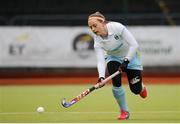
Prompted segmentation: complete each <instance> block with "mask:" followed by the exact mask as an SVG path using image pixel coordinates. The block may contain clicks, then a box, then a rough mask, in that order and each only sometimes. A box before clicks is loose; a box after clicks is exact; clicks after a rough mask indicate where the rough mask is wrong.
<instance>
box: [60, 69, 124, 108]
mask: <svg viewBox="0 0 180 124" xmlns="http://www.w3.org/2000/svg"><path fill="white" fill-rule="evenodd" d="M120 73H121V70H118V71H116V72H115V73H114V74H112V75H110V76H109V77H107V78H105V79H104V80H103V81H102V82H101V83H97V84H95V85H93V86H92V87H91V88H88V89H86V90H84V91H83V92H82V93H80V94H79V95H78V96H76V97H75V98H73V99H72V100H71V101H70V102H66V99H65V98H63V99H62V100H61V104H62V106H63V107H65V108H68V107H70V106H72V105H73V104H75V103H77V102H78V101H79V100H81V99H82V98H84V97H85V96H87V95H88V94H89V93H91V92H92V91H94V90H95V89H98V87H99V86H103V85H105V84H106V83H107V82H108V81H109V80H110V79H112V78H113V77H115V76H117V75H118V74H120Z"/></svg>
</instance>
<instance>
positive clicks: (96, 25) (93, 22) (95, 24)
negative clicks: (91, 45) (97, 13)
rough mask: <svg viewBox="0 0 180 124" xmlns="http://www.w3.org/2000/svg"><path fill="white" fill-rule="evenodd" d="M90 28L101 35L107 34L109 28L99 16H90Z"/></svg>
mask: <svg viewBox="0 0 180 124" xmlns="http://www.w3.org/2000/svg"><path fill="white" fill-rule="evenodd" d="M88 25H89V28H90V29H91V30H92V32H93V33H95V34H96V35H99V36H107V28H106V25H105V23H104V22H103V21H101V20H98V18H97V17H90V18H89V19H88Z"/></svg>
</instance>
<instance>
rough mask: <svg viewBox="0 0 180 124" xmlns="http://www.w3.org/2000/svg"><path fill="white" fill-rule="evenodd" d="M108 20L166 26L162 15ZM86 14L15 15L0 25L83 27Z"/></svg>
mask: <svg viewBox="0 0 180 124" xmlns="http://www.w3.org/2000/svg"><path fill="white" fill-rule="evenodd" d="M105 16H106V17H107V19H108V20H113V21H119V22H121V23H123V24H126V25H168V22H167V20H166V17H165V16H164V15H163V14H162V13H143V14H105ZM87 17H88V15H86V14H61V15H16V16H13V17H11V18H9V19H6V18H5V17H3V16H0V24H1V25H3V24H4V25H19V26H26V25H32V26H36V25H39V26H57V25H59V26H68V25H69V26H77V25H78V26H79V25H80V26H83V25H87ZM171 17H172V19H174V21H175V22H176V24H177V25H180V13H173V14H171Z"/></svg>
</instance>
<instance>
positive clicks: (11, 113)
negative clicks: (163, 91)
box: [0, 111, 180, 115]
mask: <svg viewBox="0 0 180 124" xmlns="http://www.w3.org/2000/svg"><path fill="white" fill-rule="evenodd" d="M116 113H118V112H44V113H40V114H116ZM131 113H132V114H167V113H172V114H180V111H134V112H131ZM31 114H38V112H0V115H31Z"/></svg>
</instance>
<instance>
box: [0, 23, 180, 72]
mask: <svg viewBox="0 0 180 124" xmlns="http://www.w3.org/2000/svg"><path fill="white" fill-rule="evenodd" d="M128 29H129V30H130V31H131V32H132V34H133V35H134V36H135V38H136V39H137V41H138V42H139V44H140V48H141V57H142V61H143V63H144V66H173V65H176V66H180V55H179V54H180V49H179V46H180V27H158V26H154V27H152V26H151V27H150V26H149V27H143V26H142V27H128ZM0 67H87V68H91V67H96V56H95V53H94V51H93V39H92V37H91V31H90V30H89V29H88V27H0Z"/></svg>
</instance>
